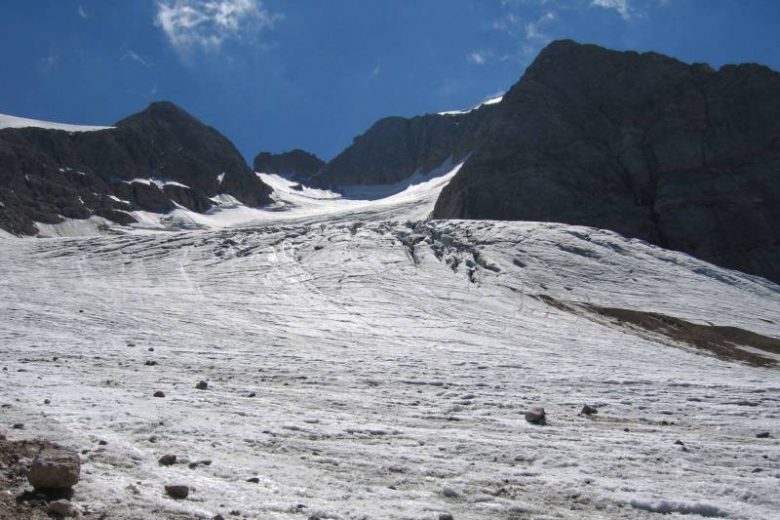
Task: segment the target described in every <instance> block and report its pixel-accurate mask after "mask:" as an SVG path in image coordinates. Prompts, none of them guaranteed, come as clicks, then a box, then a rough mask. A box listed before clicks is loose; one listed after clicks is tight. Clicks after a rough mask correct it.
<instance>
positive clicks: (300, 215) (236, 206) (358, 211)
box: [36, 160, 463, 237]
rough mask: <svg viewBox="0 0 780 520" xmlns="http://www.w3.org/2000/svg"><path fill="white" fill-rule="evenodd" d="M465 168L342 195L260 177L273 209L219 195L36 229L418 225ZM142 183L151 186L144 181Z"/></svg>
mask: <svg viewBox="0 0 780 520" xmlns="http://www.w3.org/2000/svg"><path fill="white" fill-rule="evenodd" d="M462 165H463V163H460V164H452V162H451V161H449V160H448V161H445V162H444V163H443V164H442V165H441V166H439V167H438V168H435V169H434V170H432V171H430V172H428V173H426V174H423V173H417V174H415V175H412V176H411V177H409V178H407V179H404V180H403V181H401V182H398V183H396V184H392V185H382V186H346V187H344V188H343V193H341V194H339V193H334V192H332V191H327V190H318V189H313V188H309V187H306V186H301V185H300V184H298V183H297V182H295V181H290V180H288V179H286V178H284V177H281V176H279V175H274V174H266V173H258V174H257V175H259V176H260V178H261V179H262V181H263V182H264V183H266V184H267V185H269V186H271V188H272V189H273V190H274V193H273V194H272V197H273V199H274V200H275V203H274V204H272V205H270V206H269V207H264V208H250V207H247V206H245V205H243V204H241V203H240V202H238V201H237V200H236V199H235V198H233V197H231V196H229V195H218V196H217V197H215V198H214V199H212V200H213V201H214V202H215V203H217V206H216V207H215V208H213V209H211V210H209V211H207V212H206V213H197V212H195V211H191V210H188V209H187V208H184V207H179V208H177V209H175V210H173V211H170V212H168V213H152V212H148V211H133V212H132V213H131V215H132V216H133V217H134V218H135V219H136V220H137V221H138V223H137V224H132V225H130V226H120V225H118V224H113V223H111V222H108V221H106V220H105V219H101V218H100V217H92V218H91V219H65V220H64V221H63V222H61V223H59V224H43V223H36V225H37V226H38V228H39V229H40V236H42V237H67V236H73V237H75V236H97V235H104V234H137V233H143V234H145V233H149V232H155V231H180V230H183V229H190V230H192V229H221V228H227V227H240V226H248V225H258V224H274V223H306V222H319V221H328V222H334V221H336V220H345V219H347V220H349V219H360V220H364V221H365V220H372V221H375V220H383V219H401V220H402V219H407V220H420V219H425V218H427V217H428V216H429V215H430V214H431V212H432V211H433V206H434V204H436V199H437V197H438V196H439V193H440V192H441V189H442V188H443V187H444V186H445V185H446V184H447V183H448V182H449V181H450V180H451V179H452V177H453V176H454V175H455V174H456V173H457V172H458V170H459V169H460V167H461V166H462ZM138 181H139V180H136V181H134V182H138ZM142 181H144V182H152V181H147V180H145V179H143V180H142Z"/></svg>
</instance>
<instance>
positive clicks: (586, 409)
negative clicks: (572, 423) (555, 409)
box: [580, 404, 599, 415]
mask: <svg viewBox="0 0 780 520" xmlns="http://www.w3.org/2000/svg"><path fill="white" fill-rule="evenodd" d="M597 413H599V411H598V410H596V409H595V408H594V407H592V406H589V405H587V404H586V405H585V406H583V407H582V410H581V411H580V415H596V414H597Z"/></svg>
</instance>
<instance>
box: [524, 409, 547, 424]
mask: <svg viewBox="0 0 780 520" xmlns="http://www.w3.org/2000/svg"><path fill="white" fill-rule="evenodd" d="M525 420H526V421H528V422H529V423H531V424H538V425H539V426H544V425H545V424H547V414H545V412H544V408H542V407H540V406H536V407H534V408H531V409H530V410H528V411H527V412H525Z"/></svg>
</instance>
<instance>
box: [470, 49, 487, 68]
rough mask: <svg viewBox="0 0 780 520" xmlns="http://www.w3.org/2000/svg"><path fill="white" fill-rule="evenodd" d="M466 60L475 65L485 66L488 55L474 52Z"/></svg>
mask: <svg viewBox="0 0 780 520" xmlns="http://www.w3.org/2000/svg"><path fill="white" fill-rule="evenodd" d="M466 58H467V59H468V60H469V62H471V63H473V64H475V65H484V64H485V63H486V62H487V55H486V54H485V53H484V52H472V53H471V54H469V55H468V56H467V57H466Z"/></svg>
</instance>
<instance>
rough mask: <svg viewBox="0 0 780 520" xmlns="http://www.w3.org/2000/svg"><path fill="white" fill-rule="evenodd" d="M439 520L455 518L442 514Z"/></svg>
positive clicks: (452, 519)
mask: <svg viewBox="0 0 780 520" xmlns="http://www.w3.org/2000/svg"><path fill="white" fill-rule="evenodd" d="M439 520H454V518H452V515H451V514H449V513H442V514H440V515H439Z"/></svg>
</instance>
